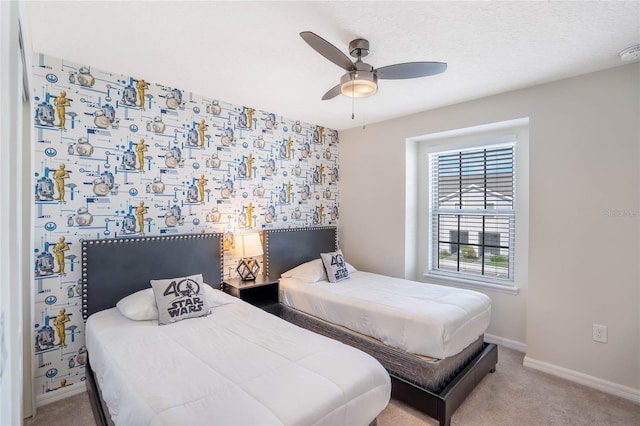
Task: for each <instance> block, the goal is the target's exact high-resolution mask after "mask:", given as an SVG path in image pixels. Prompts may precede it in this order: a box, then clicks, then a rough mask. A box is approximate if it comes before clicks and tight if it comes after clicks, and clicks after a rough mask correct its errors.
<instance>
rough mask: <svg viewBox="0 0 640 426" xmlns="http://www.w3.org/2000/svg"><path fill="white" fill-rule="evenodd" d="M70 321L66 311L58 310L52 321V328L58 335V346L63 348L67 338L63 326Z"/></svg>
mask: <svg viewBox="0 0 640 426" xmlns="http://www.w3.org/2000/svg"><path fill="white" fill-rule="evenodd" d="M69 321H71V318H70V317H69V315H67V313H66V310H65V309H64V308H63V309H60V313H59V314H58V315H57V316H56V317H55V318H54V319H53V326H54V327H55V328H56V333H57V334H58V346H65V340H66V338H67V331H66V330H65V327H66V326H65V324H66V323H68V322H69Z"/></svg>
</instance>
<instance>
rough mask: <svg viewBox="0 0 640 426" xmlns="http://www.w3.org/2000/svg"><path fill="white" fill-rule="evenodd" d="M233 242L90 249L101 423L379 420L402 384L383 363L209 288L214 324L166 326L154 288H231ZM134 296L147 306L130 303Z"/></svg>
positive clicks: (87, 265) (142, 241)
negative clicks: (225, 264)
mask: <svg viewBox="0 0 640 426" xmlns="http://www.w3.org/2000/svg"><path fill="white" fill-rule="evenodd" d="M221 238H222V235H221V234H199V235H181V236H171V237H149V238H133V239H115V240H92V241H84V242H83V248H82V250H83V253H82V258H83V266H82V268H83V277H82V280H83V315H84V316H85V318H88V319H87V324H86V344H87V350H88V353H89V364H88V368H87V370H86V374H87V379H88V381H89V396H90V399H91V401H92V407H93V409H94V416H95V417H96V419H97V421H98V423H99V424H122V425H134V424H135V425H141V424H184V425H187V424H188V425H211V424H221V425H257V424H269V425H294V424H298V425H339V424H344V425H347V424H349V425H368V424H371V423H373V422H375V419H376V416H377V415H378V414H379V413H380V412H381V411H382V410H383V409H384V407H385V406H386V405H387V403H388V401H389V393H390V380H389V376H388V374H387V373H386V371H385V370H384V368H383V367H382V366H381V365H380V364H379V363H378V361H376V360H375V359H374V358H372V357H371V356H369V355H367V354H365V353H363V352H361V351H358V350H357V349H354V348H352V347H349V346H347V345H344V344H342V343H339V342H337V341H335V340H332V339H328V338H326V337H323V336H318V335H316V334H314V333H311V332H309V331H307V330H304V329H302V328H300V327H297V326H294V325H292V324H290V323H287V322H286V321H282V320H281V319H279V318H277V317H276V316H273V315H271V314H269V313H266V312H264V311H262V310H261V309H258V308H256V307H254V306H251V305H249V304H247V303H246V302H243V301H241V300H239V299H236V298H234V297H231V296H229V295H227V294H224V293H222V292H221V291H220V290H217V289H206V287H205V291H203V295H202V296H201V298H206V299H207V302H208V304H209V305H210V306H212V307H211V313H210V314H209V315H207V316H200V317H195V318H187V319H184V320H181V321H178V322H174V323H171V324H170V325H158V322H159V317H158V315H159V313H158V311H160V312H161V311H162V310H161V309H158V311H156V313H155V318H154V313H153V309H152V308H153V301H154V296H155V297H157V296H158V295H157V294H155V293H148V292H151V291H155V288H154V290H150V289H147V288H148V287H149V282H150V280H157V279H165V278H179V277H190V276H194V274H202V276H203V280H204V283H206V284H204V285H209V284H210V285H211V287H216V288H219V287H220V283H221V280H222V276H221V265H222V262H221V259H222V250H221ZM169 281H170V284H169V285H168V286H167V289H171V290H173V289H177V293H179V294H180V295H182V293H188V292H195V293H196V294H200V289H199V288H198V287H201V286H203V285H201V284H199V282H198V280H191V281H185V280H178V279H176V280H169ZM182 282H187V283H189V284H190V286H189V287H188V288H187V286H185V285H181V283H182ZM171 283H173V285H171ZM187 290H188V291H187ZM140 291H141V292H142V293H139V292H140ZM164 293H167V290H165V291H164ZM160 295H162V292H161V293H160ZM124 297H129V299H126V300H131V298H133V299H135V300H134V301H133V302H132V303H126V306H123V303H121V302H120V303H119V301H120V300H121V299H123V298H124ZM170 298H171V299H173V298H174V295H170ZM174 303H175V302H174ZM117 304H118V307H116V308H114V306H116V305H117ZM158 306H160V305H158ZM124 313H126V314H127V315H128V316H129V317H131V318H136V320H134V319H131V318H128V317H126V316H125V315H124Z"/></svg>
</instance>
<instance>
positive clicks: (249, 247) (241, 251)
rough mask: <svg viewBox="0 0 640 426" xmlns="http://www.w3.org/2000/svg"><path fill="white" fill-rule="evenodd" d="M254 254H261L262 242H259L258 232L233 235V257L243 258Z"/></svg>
mask: <svg viewBox="0 0 640 426" xmlns="http://www.w3.org/2000/svg"><path fill="white" fill-rule="evenodd" d="M255 256H262V243H261V242H260V235H259V234H257V233H253V234H240V235H234V236H233V257H236V258H241V259H245V258H247V257H255Z"/></svg>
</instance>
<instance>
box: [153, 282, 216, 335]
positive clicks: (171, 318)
mask: <svg viewBox="0 0 640 426" xmlns="http://www.w3.org/2000/svg"><path fill="white" fill-rule="evenodd" d="M204 286H205V284H204V283H203V280H202V274H197V275H191V276H188V277H180V278H171V279H166V280H151V287H153V294H154V296H155V298H156V305H157V306H158V323H159V324H171V323H173V322H177V321H181V320H183V319H187V318H196V317H203V316H206V315H209V314H210V313H211V308H210V307H209V303H208V300H207V297H206V295H205V290H204Z"/></svg>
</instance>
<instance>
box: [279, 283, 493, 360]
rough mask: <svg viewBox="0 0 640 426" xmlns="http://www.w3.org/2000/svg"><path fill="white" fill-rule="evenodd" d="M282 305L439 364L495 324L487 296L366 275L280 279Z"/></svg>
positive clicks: (474, 292)
mask: <svg viewBox="0 0 640 426" xmlns="http://www.w3.org/2000/svg"><path fill="white" fill-rule="evenodd" d="M280 303H283V304H285V305H288V306H291V307H292V308H295V309H297V310H299V311H302V312H306V313H308V314H310V315H313V316H315V317H318V318H321V319H323V320H325V321H328V322H331V323H333V324H338V325H341V326H343V327H346V328H349V329H351V330H354V331H357V332H359V333H362V334H365V335H367V336H370V337H374V338H376V339H378V340H380V341H382V342H384V343H385V344H387V345H389V346H393V347H396V348H400V349H402V350H405V351H407V352H410V353H414V354H418V355H426V356H429V357H433V358H439V359H442V358H446V357H449V356H451V355H455V354H457V353H458V352H460V351H461V350H462V349H464V348H465V347H467V346H468V345H469V344H471V343H472V342H473V341H474V340H476V339H477V338H478V337H479V336H481V335H482V334H483V333H484V332H485V330H486V329H487V327H488V326H489V321H490V319H491V299H489V297H488V296H486V295H484V294H482V293H478V292H476V291H472V290H464V289H458V288H452V287H445V286H440V285H434V284H426V283H420V282H415V281H408V280H403V279H399V278H392V277H387V276H383V275H378V274H372V273H369V272H363V271H356V272H352V273H350V278H349V279H347V280H344V281H339V282H337V283H330V282H328V281H326V280H325V281H318V282H316V283H308V282H302V281H300V280H297V279H295V278H281V279H280Z"/></svg>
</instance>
